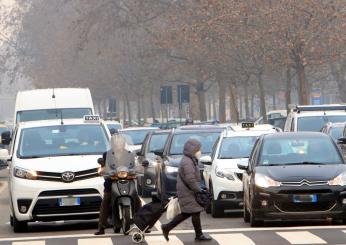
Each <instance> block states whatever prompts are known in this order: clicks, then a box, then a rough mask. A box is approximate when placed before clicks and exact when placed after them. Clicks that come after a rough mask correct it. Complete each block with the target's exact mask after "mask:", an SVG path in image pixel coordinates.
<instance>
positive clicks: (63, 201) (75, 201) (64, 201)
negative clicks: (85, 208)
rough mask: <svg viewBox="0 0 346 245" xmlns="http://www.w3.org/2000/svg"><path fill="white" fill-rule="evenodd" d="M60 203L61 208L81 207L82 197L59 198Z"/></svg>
mask: <svg viewBox="0 0 346 245" xmlns="http://www.w3.org/2000/svg"><path fill="white" fill-rule="evenodd" d="M58 203H59V206H60V207H63V206H79V205H80V197H68V198H59V199H58Z"/></svg>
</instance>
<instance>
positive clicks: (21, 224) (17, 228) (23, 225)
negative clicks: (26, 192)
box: [12, 216, 28, 233]
mask: <svg viewBox="0 0 346 245" xmlns="http://www.w3.org/2000/svg"><path fill="white" fill-rule="evenodd" d="M12 219H13V231H14V232H16V233H17V232H26V231H27V230H28V222H27V221H19V220H17V218H16V216H13V218H12Z"/></svg>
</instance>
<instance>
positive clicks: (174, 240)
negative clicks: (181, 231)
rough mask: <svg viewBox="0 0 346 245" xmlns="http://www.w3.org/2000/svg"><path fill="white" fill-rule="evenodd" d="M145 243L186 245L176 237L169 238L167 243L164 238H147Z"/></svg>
mask: <svg viewBox="0 0 346 245" xmlns="http://www.w3.org/2000/svg"><path fill="white" fill-rule="evenodd" d="M145 241H146V242H147V244H148V245H161V244H168V245H184V243H183V242H182V241H181V240H180V239H179V238H178V237H176V236H169V241H168V242H166V239H165V238H164V237H163V236H147V237H145Z"/></svg>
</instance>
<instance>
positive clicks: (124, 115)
mask: <svg viewBox="0 0 346 245" xmlns="http://www.w3.org/2000/svg"><path fill="white" fill-rule="evenodd" d="M126 119H127V108H126V99H125V97H123V125H124V126H125V122H126Z"/></svg>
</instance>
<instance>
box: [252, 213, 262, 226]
mask: <svg viewBox="0 0 346 245" xmlns="http://www.w3.org/2000/svg"><path fill="white" fill-rule="evenodd" d="M249 222H250V226H251V227H259V226H263V220H258V219H256V215H255V214H254V212H253V211H252V210H251V212H250V220H249Z"/></svg>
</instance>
